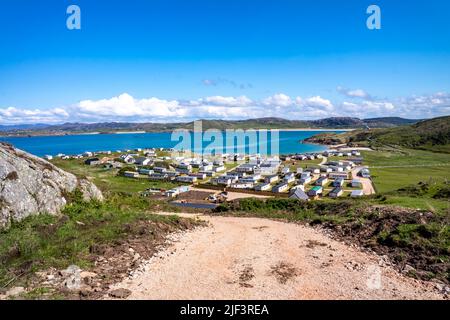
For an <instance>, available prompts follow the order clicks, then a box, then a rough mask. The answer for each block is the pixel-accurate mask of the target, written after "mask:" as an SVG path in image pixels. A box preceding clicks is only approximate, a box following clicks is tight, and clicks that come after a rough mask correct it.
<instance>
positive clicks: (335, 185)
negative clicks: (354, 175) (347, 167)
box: [333, 178, 344, 187]
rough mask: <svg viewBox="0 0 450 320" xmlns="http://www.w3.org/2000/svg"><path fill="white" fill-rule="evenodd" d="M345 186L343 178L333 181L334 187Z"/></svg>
mask: <svg viewBox="0 0 450 320" xmlns="http://www.w3.org/2000/svg"><path fill="white" fill-rule="evenodd" d="M343 185H344V179H343V178H336V180H334V181H333V187H342V186H343Z"/></svg>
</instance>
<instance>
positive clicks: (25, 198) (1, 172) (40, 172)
mask: <svg viewBox="0 0 450 320" xmlns="http://www.w3.org/2000/svg"><path fill="white" fill-rule="evenodd" d="M76 188H79V189H80V190H81V192H82V193H83V198H84V199H85V200H90V199H97V200H100V201H101V200H103V196H102V194H101V192H100V191H99V190H98V188H97V187H96V186H95V185H94V184H92V183H91V182H89V181H87V180H79V179H77V177H75V175H73V174H71V173H68V172H65V171H64V170H61V169H59V168H57V167H56V166H54V165H53V164H51V163H50V162H48V161H46V160H44V159H41V158H39V157H36V156H34V155H32V154H29V153H27V152H24V151H22V150H19V149H16V148H14V147H13V146H11V145H9V144H6V143H0V228H3V227H6V226H8V225H9V223H10V222H12V221H20V220H22V219H24V218H26V217H28V216H29V215H32V214H39V213H49V214H55V215H56V214H59V213H60V212H61V209H62V208H63V207H64V205H66V203H67V200H66V198H65V195H67V194H68V193H70V192H73V191H74V190H75V189H76Z"/></svg>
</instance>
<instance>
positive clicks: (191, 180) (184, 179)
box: [176, 176, 197, 183]
mask: <svg viewBox="0 0 450 320" xmlns="http://www.w3.org/2000/svg"><path fill="white" fill-rule="evenodd" d="M176 180H177V181H178V182H186V183H194V182H197V177H192V176H179V177H176Z"/></svg>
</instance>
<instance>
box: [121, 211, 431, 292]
mask: <svg viewBox="0 0 450 320" xmlns="http://www.w3.org/2000/svg"><path fill="white" fill-rule="evenodd" d="M202 219H205V220H207V221H209V223H210V224H209V226H208V227H204V228H198V229H195V230H193V231H189V232H186V233H182V234H178V235H177V236H176V237H175V241H174V243H173V244H172V245H170V246H169V247H168V248H167V249H165V250H163V251H162V252H160V253H159V254H158V256H155V257H153V258H152V259H151V260H149V261H148V262H146V263H145V264H144V265H142V266H141V271H137V272H136V273H135V274H134V275H133V276H131V277H130V278H129V279H125V280H124V281H123V282H122V283H119V284H117V285H116V286H115V287H114V288H126V289H130V290H131V291H132V294H131V296H130V297H129V299H423V298H428V299H439V298H440V296H439V295H437V294H436V293H434V291H433V289H432V287H431V285H430V284H425V283H422V282H419V281H416V280H413V279H410V278H405V277H403V276H401V275H400V274H398V273H397V272H395V271H394V270H393V269H392V268H391V267H388V266H385V265H384V264H383V263H381V260H380V259H379V258H378V257H377V256H375V255H371V254H367V253H363V252H360V251H359V250H358V249H356V248H353V247H350V246H348V245H345V244H343V243H340V242H338V241H335V240H332V239H330V238H329V237H327V236H326V235H324V234H322V233H321V232H319V231H317V230H314V229H313V228H310V227H306V226H301V225H296V224H289V223H283V222H277V221H272V220H266V219H258V218H235V217H202ZM378 271H379V272H380V274H381V286H380V287H378V285H377V283H378V282H377V278H378V277H377V272H378ZM370 279H372V281H369V282H368V280H370ZM374 281H375V282H374Z"/></svg>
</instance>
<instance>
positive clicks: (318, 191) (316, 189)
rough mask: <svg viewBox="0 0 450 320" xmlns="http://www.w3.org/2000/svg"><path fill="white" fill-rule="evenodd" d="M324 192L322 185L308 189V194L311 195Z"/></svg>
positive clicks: (314, 195)
mask: <svg viewBox="0 0 450 320" xmlns="http://www.w3.org/2000/svg"><path fill="white" fill-rule="evenodd" d="M322 193H323V188H322V187H320V186H315V187H313V188H312V189H311V190H309V191H308V196H310V197H318V196H320V195H321V194H322Z"/></svg>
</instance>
